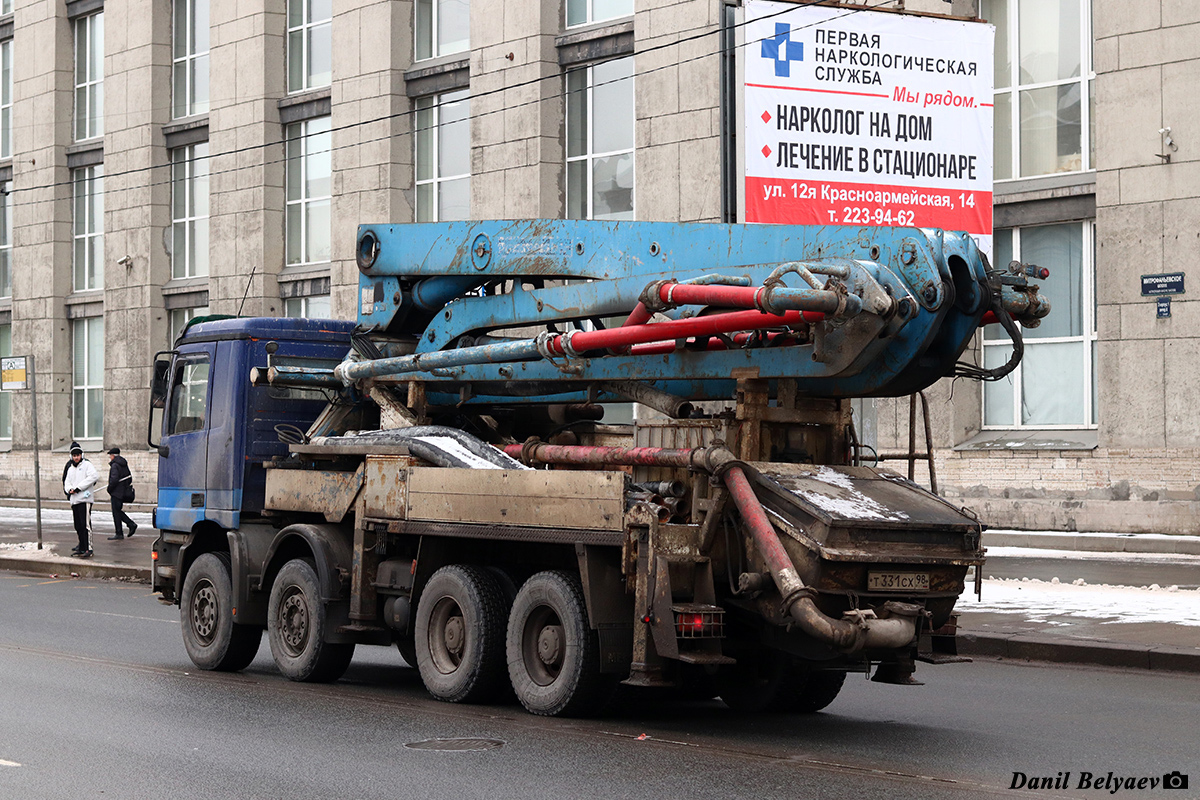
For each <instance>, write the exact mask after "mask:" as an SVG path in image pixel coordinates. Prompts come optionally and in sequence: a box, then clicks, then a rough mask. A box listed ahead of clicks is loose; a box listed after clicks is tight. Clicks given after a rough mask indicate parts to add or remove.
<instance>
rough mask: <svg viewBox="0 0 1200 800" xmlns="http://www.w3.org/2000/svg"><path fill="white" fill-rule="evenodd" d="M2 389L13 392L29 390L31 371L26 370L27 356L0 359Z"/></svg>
mask: <svg viewBox="0 0 1200 800" xmlns="http://www.w3.org/2000/svg"><path fill="white" fill-rule="evenodd" d="M0 376H3V377H2V379H0V389H3V390H4V391H6V392H11V391H13V390H14V389H28V388H29V370H28V369H27V368H26V364H25V356H9V357H8V358H0Z"/></svg>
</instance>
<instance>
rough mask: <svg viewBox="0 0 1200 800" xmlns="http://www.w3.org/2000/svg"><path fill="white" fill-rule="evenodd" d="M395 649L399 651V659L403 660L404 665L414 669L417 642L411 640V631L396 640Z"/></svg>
mask: <svg viewBox="0 0 1200 800" xmlns="http://www.w3.org/2000/svg"><path fill="white" fill-rule="evenodd" d="M396 649H397V650H399V651H400V657H401V658H403V659H404V663H405V664H408V665H409V666H410V667H412V668H414V669H416V666H417V640H416V639H415V638H413V635H412V632H411V631H410V632H409V633H402V634H400V638H398V639H397V640H396Z"/></svg>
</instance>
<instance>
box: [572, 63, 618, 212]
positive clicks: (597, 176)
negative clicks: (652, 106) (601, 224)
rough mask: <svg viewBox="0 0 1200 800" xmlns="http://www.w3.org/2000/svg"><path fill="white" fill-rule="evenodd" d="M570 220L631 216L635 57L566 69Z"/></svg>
mask: <svg viewBox="0 0 1200 800" xmlns="http://www.w3.org/2000/svg"><path fill="white" fill-rule="evenodd" d="M597 111H598V112H599V113H595V112H597ZM567 218H568V219H607V220H617V219H633V59H632V58H621V59H618V60H616V61H609V62H607V63H604V64H597V65H595V66H592V67H584V68H581V69H576V70H572V71H570V72H568V73H567Z"/></svg>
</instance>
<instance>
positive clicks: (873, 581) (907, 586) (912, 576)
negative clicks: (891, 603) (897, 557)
mask: <svg viewBox="0 0 1200 800" xmlns="http://www.w3.org/2000/svg"><path fill="white" fill-rule="evenodd" d="M867 590H868V591H872V592H928V591H929V573H928V572H868V573H867Z"/></svg>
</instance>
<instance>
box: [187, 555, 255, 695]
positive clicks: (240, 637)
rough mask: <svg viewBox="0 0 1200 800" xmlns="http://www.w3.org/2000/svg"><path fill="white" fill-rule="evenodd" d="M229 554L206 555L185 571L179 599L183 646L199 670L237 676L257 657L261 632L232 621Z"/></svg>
mask: <svg viewBox="0 0 1200 800" xmlns="http://www.w3.org/2000/svg"><path fill="white" fill-rule="evenodd" d="M230 574H231V570H230V568H229V554H228V553H205V554H204V555H202V556H200V557H199V558H197V559H196V561H195V563H193V564H192V567H191V569H189V570H188V574H187V578H186V579H184V582H183V592H182V594H181V595H180V602H179V616H180V620H179V621H180V627H181V628H183V646H184V648H185V649H186V650H187V654H188V657H189V658H191V659H192V663H193V664H195V665H196V666H197V667H199V668H200V669H211V670H220V671H222V672H236V671H237V670H240V669H244V668H246V667H247V666H249V665H250V662H251V661H253V660H254V656H255V655H257V654H258V645H259V643H260V642H261V641H262V628H260V627H258V626H257V625H238V624H237V623H235V622H234V621H233V581H232V579H231V578H230Z"/></svg>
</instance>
